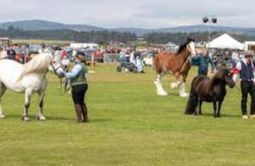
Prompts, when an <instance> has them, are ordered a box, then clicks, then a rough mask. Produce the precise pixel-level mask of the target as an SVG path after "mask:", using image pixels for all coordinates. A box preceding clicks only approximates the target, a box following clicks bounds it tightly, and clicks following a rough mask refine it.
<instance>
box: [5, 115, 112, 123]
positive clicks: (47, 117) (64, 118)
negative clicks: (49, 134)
mask: <svg viewBox="0 0 255 166" xmlns="http://www.w3.org/2000/svg"><path fill="white" fill-rule="evenodd" d="M4 119H18V120H21V119H22V115H20V114H11V115H7V116H6V118H4ZM29 119H30V120H37V117H36V116H35V115H34V116H33V115H29ZM47 120H50V121H76V119H75V117H61V116H58V117H56V116H46V121H47ZM109 121H112V119H106V118H93V119H92V118H90V119H89V123H100V122H109Z"/></svg>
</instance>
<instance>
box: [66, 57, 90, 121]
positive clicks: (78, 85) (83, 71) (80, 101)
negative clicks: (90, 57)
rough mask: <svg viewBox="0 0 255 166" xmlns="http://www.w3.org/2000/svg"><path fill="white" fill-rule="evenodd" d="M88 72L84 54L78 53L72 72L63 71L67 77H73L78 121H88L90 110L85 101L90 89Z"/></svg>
mask: <svg viewBox="0 0 255 166" xmlns="http://www.w3.org/2000/svg"><path fill="white" fill-rule="evenodd" d="M87 73H88V70H87V67H86V60H85V57H84V56H83V55H79V54H78V55H77V56H76V59H75V65H74V67H73V69H72V71H70V72H67V73H66V72H63V75H64V76H65V77H66V78H67V79H71V86H72V98H73V102H74V107H75V112H76V116H77V122H78V123H81V122H88V110H87V105H86V103H85V101H84V98H85V94H86V92H87V89H88V84H87V78H86V75H87Z"/></svg>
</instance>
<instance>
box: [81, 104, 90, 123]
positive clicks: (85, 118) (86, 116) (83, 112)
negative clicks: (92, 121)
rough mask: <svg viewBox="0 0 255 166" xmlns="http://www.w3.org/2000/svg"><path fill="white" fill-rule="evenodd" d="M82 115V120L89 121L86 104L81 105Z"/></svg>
mask: <svg viewBox="0 0 255 166" xmlns="http://www.w3.org/2000/svg"><path fill="white" fill-rule="evenodd" d="M82 116H83V120H82V121H83V122H85V123H87V122H89V118H88V108H87V105H86V104H83V105H82Z"/></svg>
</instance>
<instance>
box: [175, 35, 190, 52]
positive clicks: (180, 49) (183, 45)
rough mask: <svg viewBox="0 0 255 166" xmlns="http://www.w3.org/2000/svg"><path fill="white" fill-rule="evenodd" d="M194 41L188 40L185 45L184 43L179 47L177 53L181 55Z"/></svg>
mask: <svg viewBox="0 0 255 166" xmlns="http://www.w3.org/2000/svg"><path fill="white" fill-rule="evenodd" d="M192 41H194V39H192V38H188V39H187V41H186V42H185V43H183V44H181V45H180V46H179V49H178V51H177V53H176V54H180V53H181V52H182V51H183V50H184V49H185V48H186V47H187V45H188V44H189V43H190V42H192Z"/></svg>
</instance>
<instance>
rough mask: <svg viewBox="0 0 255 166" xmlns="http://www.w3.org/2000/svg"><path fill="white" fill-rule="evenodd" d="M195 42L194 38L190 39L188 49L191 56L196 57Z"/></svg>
mask: <svg viewBox="0 0 255 166" xmlns="http://www.w3.org/2000/svg"><path fill="white" fill-rule="evenodd" d="M194 42H195V40H194V39H192V38H188V40H187V49H188V51H189V52H190V54H191V56H195V55H196V49H195V43H194Z"/></svg>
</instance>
